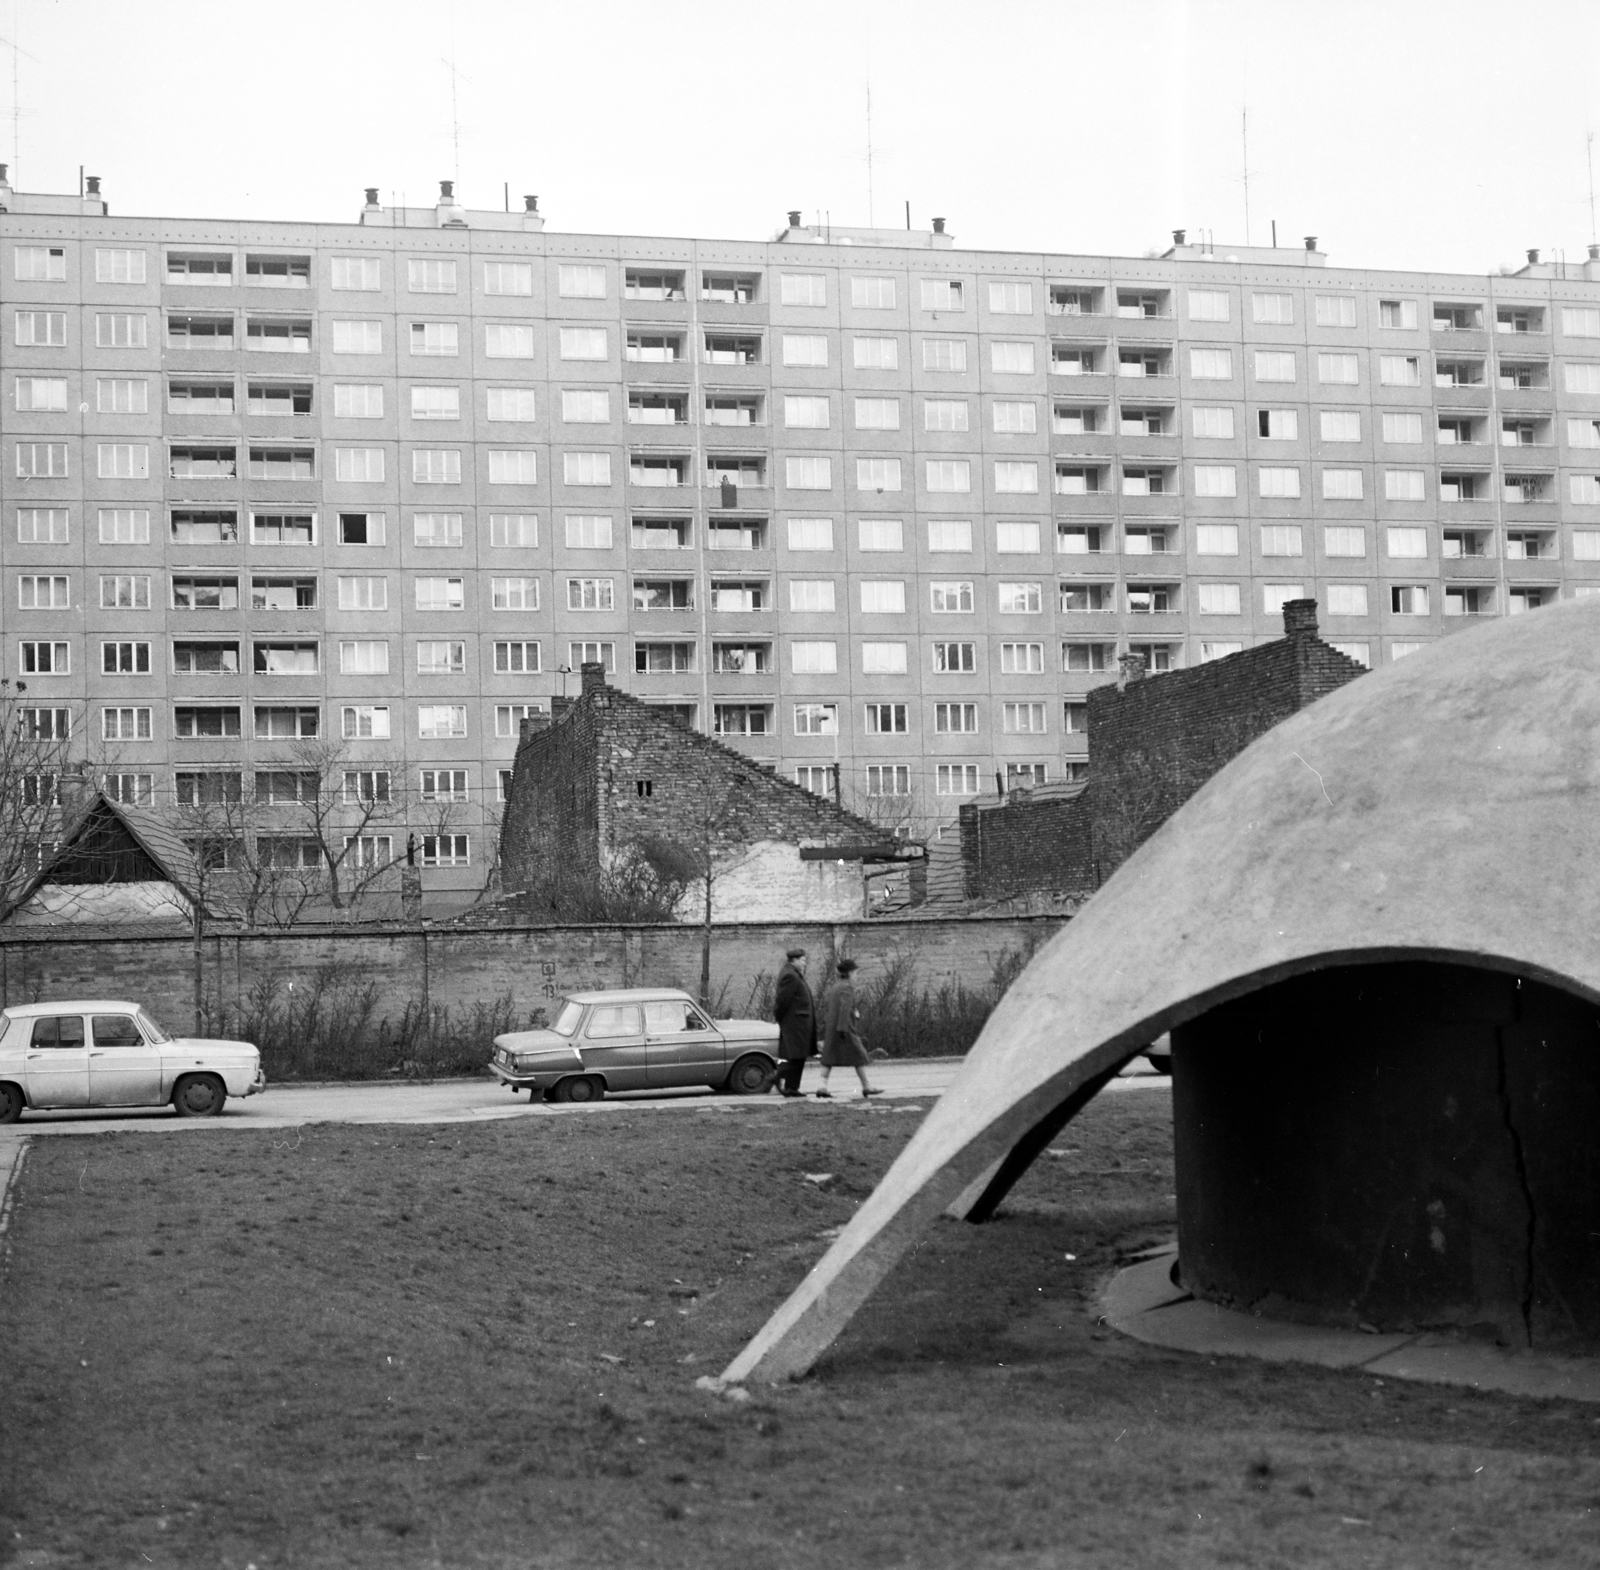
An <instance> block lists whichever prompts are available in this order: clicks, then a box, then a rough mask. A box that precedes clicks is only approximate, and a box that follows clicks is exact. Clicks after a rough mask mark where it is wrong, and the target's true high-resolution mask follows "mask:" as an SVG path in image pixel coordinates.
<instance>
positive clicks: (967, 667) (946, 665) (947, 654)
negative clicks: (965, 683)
mask: <svg viewBox="0 0 1600 1570" xmlns="http://www.w3.org/2000/svg"><path fill="white" fill-rule="evenodd" d="M976 651H977V645H976V644H972V643H935V644H934V645H933V668H934V670H936V671H944V672H960V673H963V674H965V673H968V672H971V671H975V670H976V669H977V668H978V665H977V652H976Z"/></svg>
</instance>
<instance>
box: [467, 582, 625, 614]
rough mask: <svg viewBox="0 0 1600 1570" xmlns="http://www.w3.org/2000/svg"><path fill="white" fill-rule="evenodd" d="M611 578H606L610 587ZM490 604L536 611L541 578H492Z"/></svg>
mask: <svg viewBox="0 0 1600 1570" xmlns="http://www.w3.org/2000/svg"><path fill="white" fill-rule="evenodd" d="M610 581H611V580H610V579H609V578H608V579H606V580H605V583H606V585H607V587H608V588H609V587H610ZM489 597H490V604H491V605H492V606H493V607H494V609H495V610H497V611H536V610H538V608H539V580H538V579H537V578H491V579H490V580H489Z"/></svg>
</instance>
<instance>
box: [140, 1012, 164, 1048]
mask: <svg viewBox="0 0 1600 1570" xmlns="http://www.w3.org/2000/svg"><path fill="white" fill-rule="evenodd" d="M139 1023H140V1024H141V1025H143V1026H144V1033H145V1035H146V1036H148V1037H149V1038H150V1040H151V1041H155V1042H162V1041H171V1040H172V1037H171V1036H169V1035H168V1034H167V1032H166V1031H164V1030H163V1029H162V1028H161V1027H160V1026H159V1025H158V1024H156V1022H155V1021H154V1020H153V1019H151V1017H150V1016H149V1015H148V1014H147V1013H146V1012H145V1011H144V1010H143V1009H140V1010H139Z"/></svg>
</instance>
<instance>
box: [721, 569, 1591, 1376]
mask: <svg viewBox="0 0 1600 1570" xmlns="http://www.w3.org/2000/svg"><path fill="white" fill-rule="evenodd" d="M1597 934H1600V598H1597V599H1587V600H1579V601H1570V602H1566V603H1563V604H1559V605H1555V606H1551V607H1549V608H1547V609H1542V610H1540V611H1539V612H1538V613H1537V614H1535V615H1527V616H1522V617H1517V618H1513V619H1507V620H1504V621H1498V622H1494V623H1491V624H1488V625H1486V626H1483V627H1481V628H1476V629H1473V630H1472V631H1469V632H1465V633H1463V634H1461V635H1459V636H1456V637H1452V638H1449V639H1446V640H1444V641H1443V642H1440V643H1438V644H1434V645H1430V646H1429V647H1428V648H1427V649H1425V650H1423V651H1421V652H1420V653H1418V654H1416V655H1414V656H1413V657H1412V658H1410V659H1407V660H1405V661H1403V662H1401V663H1398V664H1394V665H1391V666H1389V667H1386V668H1384V669H1382V670H1380V671H1377V672H1374V673H1373V674H1371V675H1369V676H1365V677H1363V678H1362V679H1361V680H1359V681H1356V682H1352V683H1351V684H1350V685H1349V686H1347V687H1345V688H1343V689H1341V690H1340V691H1338V692H1336V693H1334V694H1333V695H1331V696H1329V697H1327V698H1324V699H1322V700H1321V701H1320V702H1318V703H1316V704H1315V705H1314V706H1312V707H1311V708H1309V709H1307V710H1305V711H1304V712H1302V713H1300V714H1298V715H1296V716H1294V717H1293V718H1292V719H1290V720H1287V721H1286V722H1284V723H1283V724H1282V725H1280V726H1278V727H1277V728H1275V729H1274V730H1272V731H1270V732H1268V733H1267V734H1266V735H1265V736H1263V737H1261V738H1260V739H1259V740H1258V741H1256V742H1255V743H1254V744H1253V745H1251V746H1250V747H1249V748H1248V749H1247V750H1246V751H1245V752H1243V753H1242V754H1240V756H1239V757H1238V758H1236V759H1235V760H1234V761H1233V762H1232V763H1230V764H1229V765H1228V766H1227V767H1226V768H1225V769H1223V770H1222V771H1221V772H1220V773H1219V774H1217V775H1216V776H1215V777H1214V778H1213V779H1212V780H1211V781H1210V782H1209V783H1208V784H1206V785H1205V786H1204V787H1203V788H1202V789H1201V790H1200V791H1199V792H1198V793H1197V794H1196V795H1195V796H1194V797H1193V798H1192V799H1191V800H1190V801H1189V802H1188V803H1186V804H1185V805H1184V806H1183V807H1182V808H1181V809H1180V810H1179V811H1178V812H1177V813H1176V814H1175V815H1174V816H1173V817H1172V818H1171V819H1170V820H1169V821H1168V822H1167V823H1166V824H1165V825H1164V826H1163V827H1162V828H1161V829H1160V830H1159V831H1158V832H1157V833H1156V834H1155V835H1154V836H1153V837H1152V838H1151V839H1150V840H1149V841H1148V843H1146V844H1145V845H1144V846H1143V847H1142V848H1141V849H1140V850H1139V851H1138V852H1137V853H1136V854H1135V855H1134V856H1133V857H1132V858H1131V859H1130V860H1129V861H1127V862H1126V863H1125V864H1124V865H1123V866H1122V867H1121V868H1120V869H1119V870H1118V871H1117V873H1116V874H1115V875H1114V876H1113V877H1112V878H1111V879H1110V880H1109V881H1108V882H1107V883H1106V885H1105V886H1104V887H1103V888H1102V889H1101V890H1100V891H1099V892H1098V893H1097V894H1096V895H1095V897H1094V898H1093V899H1092V900H1091V901H1090V902H1089V904H1088V905H1087V906H1086V907H1085V908H1084V910H1083V911H1082V912H1081V913H1080V914H1079V915H1078V916H1077V917H1075V918H1074V920H1073V921H1072V922H1071V923H1070V924H1069V925H1068V926H1067V927H1066V928H1065V929H1064V930H1063V931H1062V932H1061V933H1060V934H1058V936H1057V937H1056V938H1055V939H1054V940H1053V941H1052V942H1051V943H1050V944H1049V945H1047V946H1046V947H1045V948H1044V949H1043V950H1041V952H1040V953H1039V954H1038V955H1037V956H1036V957H1035V959H1034V960H1033V962H1032V964H1031V965H1030V966H1029V967H1028V969H1027V970H1026V971H1025V972H1024V973H1023V975H1022V976H1021V977H1020V978H1019V979H1018V981H1017V982H1016V983H1015V984H1014V985H1013V987H1012V988H1011V990H1010V991H1009V992H1008V993H1007V995H1006V997H1005V998H1004V999H1003V1000H1002V1002H1001V1004H1000V1006H999V1007H998V1008H997V1009H996V1010H995V1012H994V1014H993V1015H992V1016H991V1018H990V1020H989V1022H988V1024H987V1025H986V1026H985V1028H984V1031H983V1034H982V1035H981V1036H980V1038H979V1040H978V1042H977V1043H976V1044H975V1046H974V1047H973V1049H972V1051H971V1052H970V1054H969V1055H968V1057H967V1060H966V1062H965V1064H964V1065H963V1068H962V1071H961V1073H960V1075H959V1077H958V1078H957V1080H956V1081H955V1083H954V1084H953V1085H952V1086H951V1087H950V1089H949V1090H948V1091H947V1092H946V1093H945V1095H944V1096H943V1097H942V1099H941V1100H940V1101H939V1103H938V1105H937V1106H936V1107H935V1108H934V1109H933V1111H932V1112H930V1114H929V1115H928V1118H927V1119H926V1121H925V1122H924V1123H923V1125H922V1127H921V1128H920V1129H919V1130H918V1132H917V1134H916V1136H915V1137H914V1138H913V1139H912V1141H911V1142H910V1144H909V1145H907V1147H906V1149H905V1150H904V1151H903V1152H902V1154H901V1156H900V1158H899V1159H898V1160H897V1161H896V1162H895V1164H894V1165H893V1167H891V1168H890V1170H889V1171H888V1173H886V1174H885V1176H884V1178H883V1180H882V1182H881V1183H880V1184H879V1185H878V1187H877V1189H876V1190H875V1191H874V1192H873V1193H872V1195H871V1196H870V1197H869V1198H868V1199H867V1200H866V1202H865V1203H864V1204H863V1205H862V1206H861V1208H860V1210H859V1211H858V1212H857V1213H856V1215H855V1217H854V1218H853V1219H852V1221H851V1222H850V1224H849V1225H848V1226H847V1227H846V1228H845V1230H844V1231H843V1232H842V1233H841V1234H840V1236H839V1238H838V1239H837V1240H836V1242H835V1243H834V1244H833V1246H832V1247H831V1248H830V1250H829V1251H828V1253H827V1254H826V1255H825V1256H824V1257H823V1259H822V1260H821V1261H819V1262H818V1264H817V1265H816V1266H815V1267H814V1268H813V1269H812V1271H811V1272H810V1274H809V1275H808V1276H807V1277H806V1279H805V1280H804V1281H803V1282H802V1283H801V1284H800V1286H799V1287H798V1288H797V1289H796V1291H795V1292H794V1293H793V1294H792V1296H791V1297H790V1298H789V1300H788V1301H787V1302H786V1303H785V1304H784V1305H783V1306H782V1308H781V1309H779V1311H778V1312H777V1313H776V1314H775V1315H774V1316H773V1317H772V1319H771V1320H770V1321H769V1322H768V1324H767V1325H766V1326H765V1327H764V1328H763V1329H762V1330H761V1332H760V1333H759V1334H758V1335H757V1336H756V1337H755V1338H754V1340H752V1341H751V1343H750V1344H749V1345H748V1346H747V1347H746V1348H745V1349H744V1350H743V1351H742V1352H741V1353H740V1355H739V1356H738V1357H737V1358H736V1359H735V1360H734V1361H733V1362H732V1363H731V1364H730V1365H729V1367H728V1368H727V1370H726V1371H725V1374H724V1377H725V1378H727V1379H730V1380H741V1379H750V1378H757V1379H764V1380H778V1379H783V1378H787V1377H793V1376H796V1375H798V1374H801V1373H803V1372H804V1371H805V1370H806V1369H808V1368H809V1367H810V1366H811V1365H812V1363H814V1362H815V1360H816V1359H817V1358H818V1357H819V1356H820V1355H821V1353H822V1352H823V1351H824V1350H825V1349H826V1348H827V1347H828V1345H829V1344H830V1343H831V1342H832V1341H833V1339H834V1338H835V1336H837V1335H838V1333H839V1331H840V1330H841V1329H842V1328H843V1327H844V1326H845V1324H846V1323H848V1321H849V1320H850V1318H851V1316H852V1315H853V1314H854V1313H855V1311H856V1310H857V1309H858V1308H859V1307H860V1305H861V1304H862V1302H863V1301H864V1300H865V1299H866V1298H867V1297H868V1295H869V1294H870V1293H871V1292H872V1290H873V1288H874V1287H875V1286H876V1284H877V1283H878V1281H880V1280H881V1279H882V1278H883V1276H884V1275H885V1274H886V1273H887V1272H888V1271H889V1270H890V1269H891V1268H892V1266H893V1265H894V1264H895V1262H896V1261H897V1260H898V1259H899V1258H900V1257H901V1255H902V1254H904V1253H905V1252H906V1250H907V1249H908V1248H909V1247H910V1246H911V1245H912V1244H913V1243H914V1242H915V1241H916V1239H917V1238H918V1237H919V1236H920V1235H921V1233H922V1232H923V1231H924V1230H925V1229H926V1228H927V1227H928V1226H929V1225H930V1224H932V1223H933V1222H934V1221H935V1219H936V1218H937V1217H938V1216H939V1215H940V1214H941V1213H942V1212H944V1211H946V1210H951V1209H953V1210H954V1211H955V1212H956V1213H957V1214H964V1215H967V1216H969V1217H970V1218H971V1219H982V1218H983V1217H984V1216H985V1215H986V1214H987V1213H988V1212H989V1211H990V1210H991V1209H992V1208H993V1206H994V1204H995V1203H997V1201H998V1199H999V1197H1000V1196H1001V1195H1002V1194H1003V1193H1004V1192H1005V1191H1006V1189H1007V1188H1009V1186H1010V1184H1011V1183H1013V1182H1014V1181H1015V1180H1016V1178H1017V1177H1018V1176H1019V1175H1020V1174H1021V1172H1022V1171H1024V1170H1025V1169H1026V1167H1027V1165H1028V1164H1029V1162H1031V1161H1032V1160H1033V1158H1034V1157H1035V1156H1036V1155H1037V1154H1038V1152H1039V1151H1040V1150H1041V1149H1042V1148H1043V1147H1044V1145H1045V1144H1047V1143H1048V1141H1049V1140H1050V1139H1051V1138H1052V1137H1054V1135H1055V1133H1056V1132H1057V1131H1058V1130H1059V1129H1060V1127H1061V1126H1062V1125H1063V1124H1064V1123H1065V1122H1066V1121H1067V1119H1068V1118H1070V1117H1071V1116H1072V1115H1073V1114H1074V1113H1075V1112H1076V1111H1078V1110H1079V1109H1080V1108H1081V1107H1082V1106H1083V1105H1084V1104H1085V1103H1086V1102H1087V1101H1088V1100H1089V1099H1090V1098H1091V1097H1092V1096H1093V1095H1094V1094H1095V1093H1096V1092H1097V1091H1098V1090H1099V1089H1100V1088H1101V1086H1103V1085H1104V1084H1105V1083H1106V1081H1107V1080H1108V1079H1109V1078H1110V1077H1111V1076H1112V1075H1114V1074H1115V1073H1116V1072H1117V1070H1118V1069H1119V1068H1120V1067H1121V1066H1122V1065H1123V1064H1124V1063H1126V1062H1127V1061H1128V1060H1129V1059H1130V1058H1132V1057H1133V1056H1134V1055H1135V1054H1136V1053H1137V1051H1138V1050H1139V1049H1140V1048H1141V1047H1142V1046H1143V1045H1144V1044H1145V1043H1147V1042H1149V1041H1150V1040H1152V1039H1153V1038H1154V1037H1155V1036H1157V1035H1159V1034H1160V1033H1161V1032H1162V1031H1164V1030H1168V1029H1172V1028H1174V1027H1181V1026H1184V1025H1186V1024H1187V1023H1188V1022H1191V1021H1199V1020H1201V1019H1202V1017H1203V1016H1206V1015H1208V1013H1210V1011H1212V1010H1214V1009H1217V1008H1218V1007H1219V1006H1220V1005H1223V1004H1228V1003H1230V1002H1233V1001H1234V1000H1240V999H1245V998H1248V997H1249V996H1251V995H1253V994H1263V993H1264V992H1265V991H1266V989H1269V988H1272V987H1274V986H1275V985H1278V984H1281V983H1287V982H1290V981H1292V980H1293V979H1294V978H1297V977H1303V976H1307V975H1309V974H1310V973H1314V972H1322V971H1327V970H1330V969H1331V968H1333V967H1339V966H1350V965H1362V964H1373V963H1393V962H1426V963H1430V964H1431V963H1437V964H1449V965H1457V966H1467V967H1471V968H1472V969H1473V970H1474V971H1477V972H1500V973H1503V974H1505V975H1507V976H1509V977H1512V978H1520V979H1526V980H1527V981H1529V982H1534V983H1541V984H1543V985H1544V986H1546V987H1548V988H1549V989H1552V990H1553V991H1554V992H1556V993H1559V994H1562V995H1564V996H1565V997H1566V998H1568V999H1572V1000H1576V1001H1577V1002H1578V1003H1580V1004H1582V1005H1584V1006H1586V1007H1589V1008H1592V1006H1593V1005H1595V1004H1596V1003H1600V939H1597ZM1178 1055H1179V1059H1180V1065H1179V1070H1178V1074H1179V1079H1180V1082H1181V1080H1182V1076H1183V1068H1182V1066H1181V1055H1182V1047H1181V1037H1180V1046H1179V1053H1178ZM1594 1055H1595V1056H1600V1047H1596V1049H1595V1054H1594ZM1591 1127H1592V1125H1591ZM1181 1205H1182V1201H1181V1200H1180V1207H1181ZM1180 1214H1181V1209H1180ZM1180 1241H1181V1240H1180Z"/></svg>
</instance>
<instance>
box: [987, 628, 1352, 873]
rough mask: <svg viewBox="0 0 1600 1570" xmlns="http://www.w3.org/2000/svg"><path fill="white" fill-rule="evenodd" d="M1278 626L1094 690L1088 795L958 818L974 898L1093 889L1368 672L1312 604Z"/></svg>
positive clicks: (1017, 801) (1016, 801) (1016, 803)
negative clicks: (1273, 735) (1221, 778)
mask: <svg viewBox="0 0 1600 1570" xmlns="http://www.w3.org/2000/svg"><path fill="white" fill-rule="evenodd" d="M1283 619H1284V634H1285V635H1284V637H1283V638H1281V639H1279V640H1278V641H1277V642H1274V643H1265V644H1260V645H1258V646H1257V647H1256V648H1253V649H1245V650H1243V651H1241V652H1240V653H1238V654H1233V655H1229V656H1228V657H1227V658H1226V659H1221V660H1213V661H1210V662H1209V663H1207V664H1205V665H1198V666H1195V667H1194V668H1193V669H1191V670H1182V671H1171V672H1168V673H1167V674H1165V675H1161V676H1151V677H1144V676H1143V675H1142V662H1138V663H1137V665H1136V666H1135V667H1134V668H1133V669H1132V670H1129V669H1127V668H1125V669H1124V673H1123V679H1122V680H1119V681H1118V682H1116V683H1114V684H1107V685H1106V686H1103V687H1097V688H1096V689H1095V690H1094V691H1092V692H1091V693H1090V694H1089V785H1088V787H1087V789H1086V790H1085V791H1084V792H1083V793H1082V794H1080V795H1078V796H1075V797H1064V796H1063V797H1058V798H1055V799H1050V798H1047V797H1042V796H1041V797H1039V798H1038V799H1037V800H1031V799H1030V797H1029V794H1028V793H1027V792H1015V793H1013V796H1012V799H1011V800H1010V801H1008V802H1007V803H1006V804H1005V805H1003V806H1001V805H999V804H997V805H995V806H992V807H984V806H978V805H969V806H966V807H963V808H962V809H961V844H962V858H963V861H964V862H965V866H966V878H967V892H968V897H969V898H975V899H977V898H990V899H992V898H999V897H1003V896H1005V895H1010V894H1017V893H1021V892H1025V891H1028V890H1041V891H1049V892H1053V893H1061V894H1080V893H1086V892H1088V891H1090V890H1092V889H1094V888H1096V887H1097V886H1098V885H1099V884H1100V883H1102V882H1104V880H1105V879H1106V878H1108V877H1110V875H1111V874H1112V873H1113V872H1114V871H1115V870H1116V868H1117V867H1118V866H1120V865H1121V864H1122V862H1124V861H1126V860H1127V858H1128V857H1129V856H1130V855H1132V854H1133V852H1134V851H1135V850H1137V849H1138V847H1139V846H1140V845H1142V844H1143V843H1144V841H1145V840H1147V839H1148V838H1149V837H1150V836H1151V835H1152V834H1154V833H1155V831H1156V830H1157V829H1158V828H1159V827H1160V826H1161V825H1162V824H1163V823H1165V822H1166V820H1167V819H1168V818H1170V817H1171V816H1172V814H1173V813H1174V812H1176V811H1177V810H1178V808H1179V807H1181V806H1182V805H1183V803H1184V802H1185V801H1187V800H1188V799H1189V797H1191V796H1192V795H1193V794H1194V793H1195V792H1196V791H1197V790H1199V788H1200V787H1201V786H1202V785H1203V784H1205V782H1206V781H1207V780H1208V779H1210V778H1211V776H1212V775H1213V774H1215V773H1216V772H1217V771H1218V770H1219V769H1220V768H1221V767H1222V766H1223V765H1224V764H1225V763H1227V762H1228V761H1229V760H1230V759H1232V758H1235V757H1237V756H1238V754H1239V753H1241V752H1243V751H1244V749H1245V748H1246V747H1248V746H1249V745H1250V743H1251V742H1253V741H1254V740H1255V739H1256V738H1257V737H1258V736H1261V735H1264V734H1265V733H1266V732H1267V731H1269V730H1271V729H1272V727H1273V726H1274V725H1277V724H1278V723H1279V722H1280V721H1282V720H1285V719H1287V718H1288V717H1289V716H1290V715H1291V714H1293V713H1295V712H1296V711H1297V710H1299V709H1303V708H1304V707H1305V706H1306V705H1307V704H1308V703H1314V702H1315V701H1316V700H1317V699H1318V698H1321V697H1323V696H1325V695H1326V694H1328V693H1330V692H1332V691H1334V690H1335V689H1336V688H1338V687H1342V686H1343V685H1344V684H1345V683H1346V682H1347V681H1352V680H1354V678H1355V677H1357V676H1359V675H1361V674H1362V673H1363V671H1364V670H1365V669H1366V667H1365V666H1362V665H1359V664H1357V663H1356V662H1355V661H1354V660H1352V659H1350V658H1348V657H1347V656H1346V655H1343V654H1341V653H1339V651H1338V650H1337V649H1335V648H1333V647H1332V646H1331V645H1330V644H1327V643H1324V642H1323V641H1322V640H1321V639H1320V638H1319V637H1318V636H1317V602H1316V601H1315V600H1291V601H1290V602H1289V603H1288V604H1287V605H1285V606H1284V610H1283ZM1130 676H1131V677H1132V679H1128V678H1129V677H1130Z"/></svg>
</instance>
